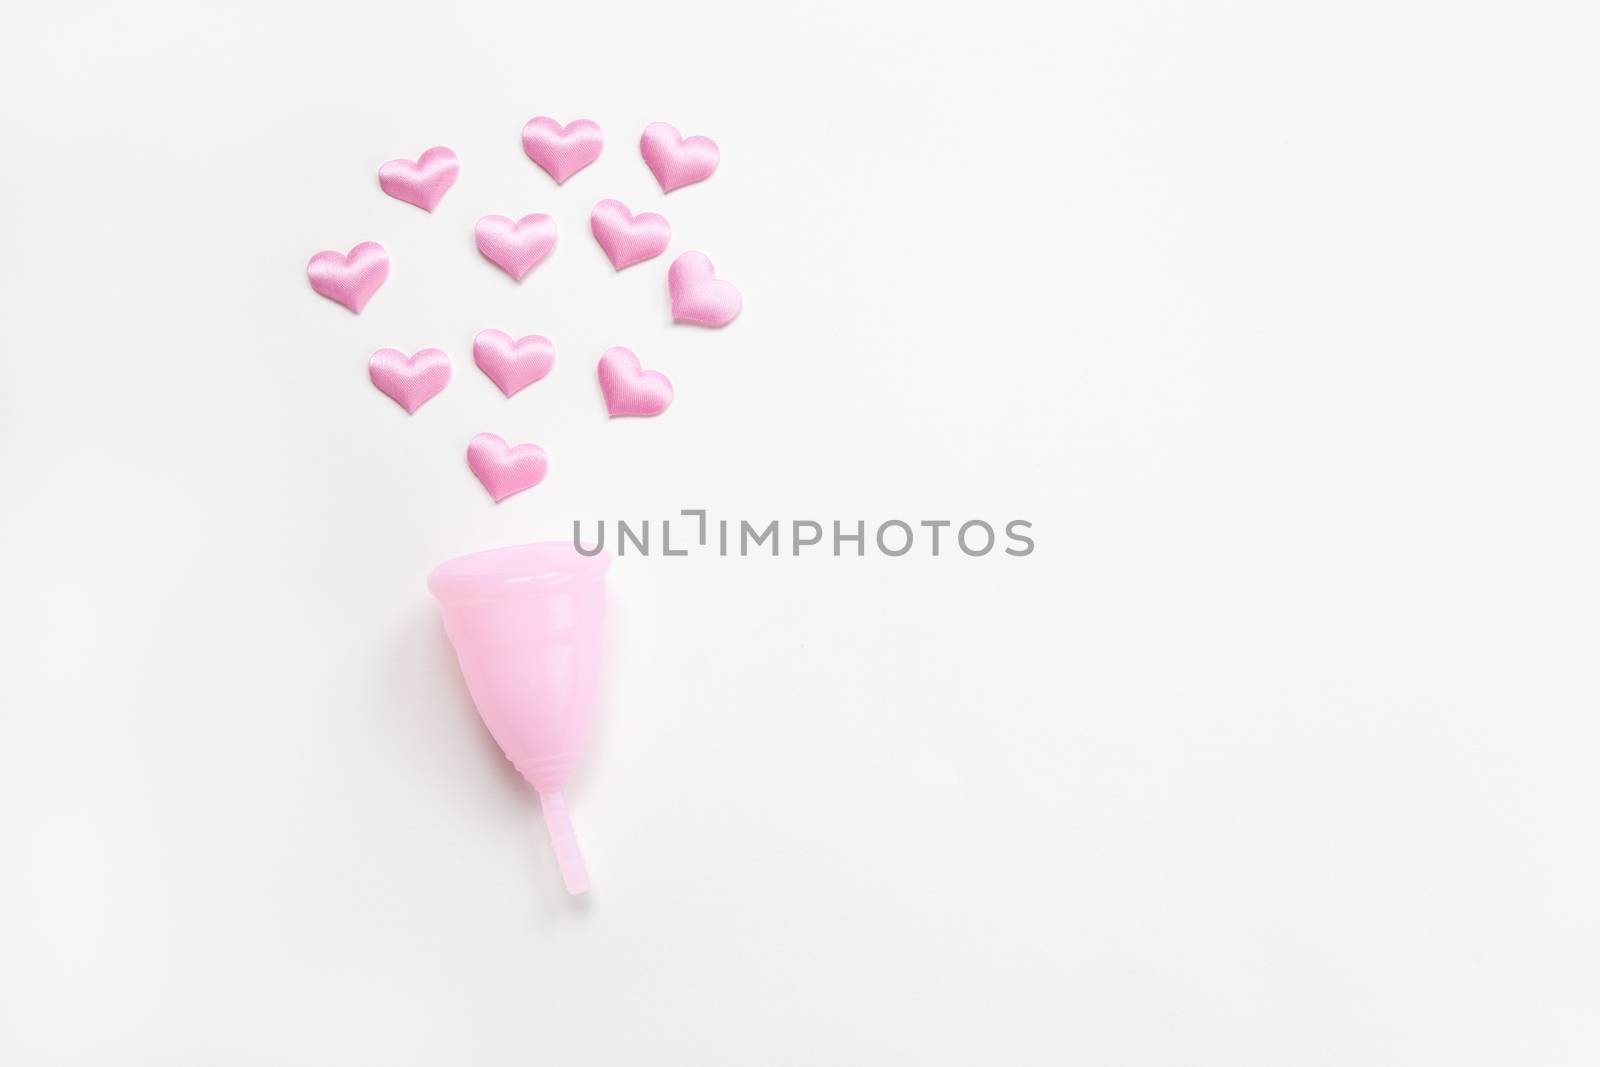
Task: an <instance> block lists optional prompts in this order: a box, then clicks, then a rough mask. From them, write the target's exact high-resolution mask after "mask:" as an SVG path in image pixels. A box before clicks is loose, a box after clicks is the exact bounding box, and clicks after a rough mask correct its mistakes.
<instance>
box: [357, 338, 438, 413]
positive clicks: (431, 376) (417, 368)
mask: <svg viewBox="0 0 1600 1067" xmlns="http://www.w3.org/2000/svg"><path fill="white" fill-rule="evenodd" d="M367 375H368V376H369V377H371V379H372V384H373V385H376V386H377V387H378V388H379V389H381V390H382V391H383V392H384V394H385V395H386V396H388V397H389V399H390V400H393V401H394V402H395V403H396V404H399V405H400V406H401V407H403V408H405V409H406V413H407V414H410V413H411V412H414V411H416V410H417V409H418V408H420V407H421V406H422V405H423V404H424V403H426V402H427V401H429V400H431V399H433V398H434V397H435V396H437V395H438V394H439V390H441V389H443V388H444V387H445V386H447V385H449V384H450V357H449V356H447V355H445V354H444V353H443V352H441V351H439V350H438V349H437V348H424V349H423V350H422V351H420V352H415V353H413V354H411V355H409V356H408V355H406V354H405V353H404V352H402V351H400V350H399V349H397V348H380V349H378V350H377V351H376V352H374V353H372V358H371V359H369V360H367Z"/></svg>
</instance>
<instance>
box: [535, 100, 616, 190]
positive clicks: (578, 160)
mask: <svg viewBox="0 0 1600 1067" xmlns="http://www.w3.org/2000/svg"><path fill="white" fill-rule="evenodd" d="M605 140H606V139H605V135H604V134H602V133H601V132H600V127H599V126H598V125H596V124H595V123H593V122H590V121H589V120H588V119H574V120H572V121H571V122H569V123H567V124H566V125H565V126H563V125H561V123H559V122H557V121H556V120H555V119H552V118H547V117H546V116H544V115H540V116H539V117H538V118H536V119H529V120H528V124H527V125H526V126H524V127H522V150H523V151H524V152H526V153H528V158H529V159H531V160H533V161H534V162H535V163H537V164H539V166H541V167H543V168H544V169H545V172H546V173H547V174H549V175H550V177H552V178H554V179H555V180H556V184H557V185H560V184H562V183H563V182H565V181H566V180H567V179H568V178H570V177H572V176H573V175H574V174H576V173H578V172H579V171H580V170H582V169H583V168H584V167H587V166H588V165H589V164H591V163H593V162H594V161H595V160H597V159H599V158H600V149H601V148H602V147H604V145H605Z"/></svg>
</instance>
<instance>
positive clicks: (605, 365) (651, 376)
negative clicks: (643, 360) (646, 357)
mask: <svg viewBox="0 0 1600 1067" xmlns="http://www.w3.org/2000/svg"><path fill="white" fill-rule="evenodd" d="M597 369H598V371H599V374H600V393H601V395H602V396H604V397H605V398H606V411H608V412H610V414H611V415H612V417H613V418H615V417H616V416H618V415H659V414H661V413H662V412H663V411H665V410H667V405H668V404H670V403H672V383H671V382H670V381H668V380H667V376H666V375H665V374H662V373H661V372H660V371H658V370H645V369H644V368H643V367H641V366H640V365H639V357H638V356H636V355H634V354H633V352H632V351H630V350H629V349H626V348H622V347H617V348H608V349H606V351H605V354H604V355H603V356H601V357H600V364H599V367H598V368H597Z"/></svg>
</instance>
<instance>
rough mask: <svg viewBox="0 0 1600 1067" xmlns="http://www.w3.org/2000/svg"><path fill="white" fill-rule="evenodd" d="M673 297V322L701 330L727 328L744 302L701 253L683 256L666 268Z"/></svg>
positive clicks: (731, 285)
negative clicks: (704, 327)
mask: <svg viewBox="0 0 1600 1067" xmlns="http://www.w3.org/2000/svg"><path fill="white" fill-rule="evenodd" d="M667 288H668V289H669V290H670V291H671V293H672V318H673V321H675V322H693V323H696V324H698V325H700V326H726V325H727V324H728V323H730V322H732V321H733V319H734V316H735V315H737V314H739V309H740V308H742V307H743V306H744V300H743V298H741V297H740V296H739V290H737V289H735V288H734V287H733V283H732V282H727V281H723V280H722V279H721V278H718V277H717V275H716V272H715V271H714V270H713V269H712V267H711V260H709V259H708V258H706V255H705V253H704V252H685V253H684V254H683V255H681V256H679V257H678V258H677V259H675V260H673V261H672V266H671V267H668V268H667Z"/></svg>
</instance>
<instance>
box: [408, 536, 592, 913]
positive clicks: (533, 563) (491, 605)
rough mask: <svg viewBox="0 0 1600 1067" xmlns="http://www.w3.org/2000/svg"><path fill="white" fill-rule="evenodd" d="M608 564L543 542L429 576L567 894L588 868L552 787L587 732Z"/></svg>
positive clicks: (476, 696) (585, 882)
mask: <svg viewBox="0 0 1600 1067" xmlns="http://www.w3.org/2000/svg"><path fill="white" fill-rule="evenodd" d="M610 566H611V557H610V555H608V554H607V553H605V552H600V553H598V554H596V555H593V556H585V555H583V554H581V553H580V552H578V550H577V549H575V548H573V547H572V545H571V544H570V543H568V542H566V541H544V542H541V543H539V544H533V545H519V546H517V547H515V548H497V549H494V550H492V551H489V552H477V553H474V554H473V555H470V556H462V557H461V558H460V559H453V560H451V561H450V562H448V563H443V564H440V565H439V567H437V568H436V569H435V570H434V572H433V573H432V574H430V575H428V590H429V592H431V593H432V594H433V595H434V596H435V597H437V598H438V600H439V603H440V605H441V606H442V607H443V609H444V628H445V632H446V633H447V634H449V635H450V643H451V644H452V645H454V646H455V649H456V658H457V659H458V660H460V661H461V673H462V674H463V675H465V676H466V679H467V690H468V691H469V692H470V693H471V694H472V702H473V703H474V704H476V705H477V706H478V714H479V715H480V716H482V717H483V722H484V725H485V726H487V727H489V733H491V734H493V735H494V739H495V741H496V742H497V743H498V744H499V745H500V750H501V751H502V752H504V753H505V754H506V758H507V759H509V760H510V761H511V762H512V763H513V764H515V765H516V768H517V770H518V771H520V772H522V776H523V777H524V778H526V779H527V780H528V781H529V782H530V783H532V784H533V788H535V789H537V790H538V791H539V803H540V806H541V807H543V808H544V824H545V826H546V828H548V829H549V831H550V844H551V847H553V848H554V849H555V852H556V862H557V863H558V864H560V866H561V878H562V880H563V881H564V882H566V884H567V892H569V893H582V892H584V891H586V890H587V889H588V888H589V871H588V869H587V868H586V867H585V866H584V864H583V853H581V852H580V851H578V839H577V837H576V836H575V835H574V834H573V832H572V818H571V816H569V815H568V814H567V800H566V797H565V796H563V795H562V792H561V790H562V789H563V788H564V787H565V786H566V784H567V777H568V775H570V774H571V773H572V769H573V768H574V767H576V766H577V764H578V757H579V756H581V755H582V754H583V744H584V742H585V741H586V740H587V739H588V737H589V714H590V711H591V710H592V709H593V707H594V696H595V688H596V686H597V685H598V684H599V681H600V624H601V619H602V618H603V617H604V615H605V599H606V587H605V574H606V569H607V568H608V567H610Z"/></svg>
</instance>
